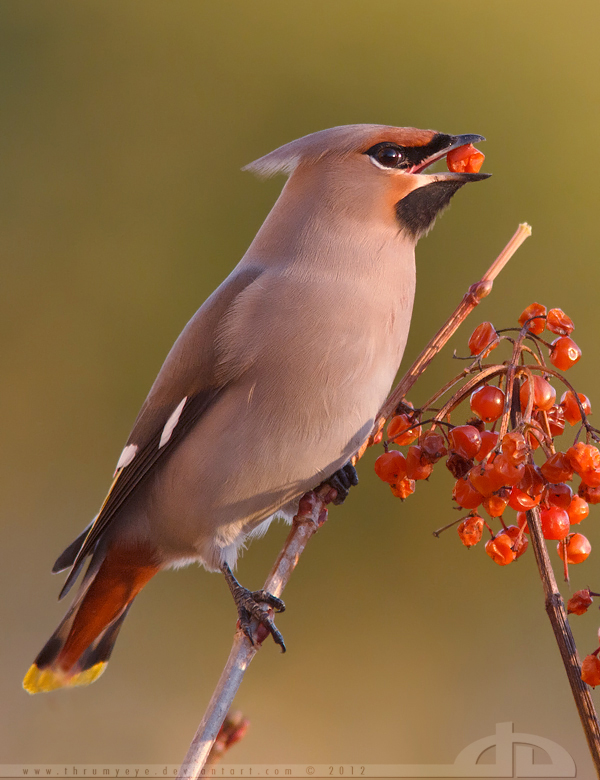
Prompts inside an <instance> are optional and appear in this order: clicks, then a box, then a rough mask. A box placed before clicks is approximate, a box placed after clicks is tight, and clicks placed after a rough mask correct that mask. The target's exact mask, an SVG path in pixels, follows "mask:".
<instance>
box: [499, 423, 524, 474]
mask: <svg viewBox="0 0 600 780" xmlns="http://www.w3.org/2000/svg"><path fill="white" fill-rule="evenodd" d="M502 452H503V454H504V456H505V457H506V458H508V460H509V461H510V462H511V463H512V464H513V466H520V465H521V464H522V463H525V461H526V460H527V455H528V454H529V449H528V447H527V442H526V441H525V437H524V436H523V434H522V433H518V432H517V431H511V432H510V433H507V434H506V435H505V436H504V438H503V439H502Z"/></svg>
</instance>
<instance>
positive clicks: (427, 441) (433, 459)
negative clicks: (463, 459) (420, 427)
mask: <svg viewBox="0 0 600 780" xmlns="http://www.w3.org/2000/svg"><path fill="white" fill-rule="evenodd" d="M419 444H420V445H421V449H422V450H423V457H424V458H426V459H427V460H428V461H429V463H437V461H438V460H439V459H440V458H443V457H444V455H447V454H448V450H447V449H446V447H445V440H444V437H443V436H442V434H441V433H436V431H427V432H426V433H424V434H423V435H422V436H421V439H420V441H419Z"/></svg>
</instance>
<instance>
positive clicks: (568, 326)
mask: <svg viewBox="0 0 600 780" xmlns="http://www.w3.org/2000/svg"><path fill="white" fill-rule="evenodd" d="M546 327H547V328H548V330H549V331H551V333H556V334H557V336H568V335H569V334H571V333H572V332H573V329H574V328H575V325H573V320H572V319H571V318H570V317H567V315H566V314H565V313H564V311H563V310H562V309H550V311H549V312H548V317H547V319H546Z"/></svg>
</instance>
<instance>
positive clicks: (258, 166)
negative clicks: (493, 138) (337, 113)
mask: <svg viewBox="0 0 600 780" xmlns="http://www.w3.org/2000/svg"><path fill="white" fill-rule="evenodd" d="M484 140H485V139H484V137H483V136H481V135H447V134H445V133H438V132H436V131H435V130H418V129H417V128H414V127H391V126H386V125H344V126H341V127H332V128H330V129H328V130H321V131H320V132H318V133H312V134H311V135H307V136H304V137H303V138H299V139H297V140H296V141H292V142H291V143H289V144H286V145H285V146H282V147H280V148H279V149H276V150H275V151H273V152H271V153H270V154H267V155H265V156H264V157H261V158H260V159H259V160H256V161H255V162H253V163H251V164H250V165H248V166H246V169H245V170H250V171H253V172H255V173H257V174H259V175H261V176H272V175H274V174H276V173H286V174H288V175H291V176H292V181H290V184H292V183H293V180H296V187H298V188H300V189H302V190H304V191H305V193H306V194H308V195H309V196H310V193H311V192H314V194H315V197H316V196H317V194H318V195H319V197H320V198H321V199H326V200H327V201H328V203H330V204H331V207H332V208H333V209H338V210H341V211H343V212H345V213H350V214H351V215H352V216H354V217H355V218H356V219H365V218H376V219H378V220H383V221H385V222H389V223H393V224H394V226H395V227H396V228H397V227H400V229H401V230H402V231H403V232H404V233H406V234H407V235H408V236H410V237H411V238H412V239H414V240H415V241H416V240H417V239H419V238H420V237H421V236H422V235H424V234H425V233H427V232H428V230H430V228H431V227H432V226H433V223H434V221H435V218H436V216H437V215H438V214H439V213H440V211H442V210H443V209H444V208H445V207H446V206H447V205H448V203H449V202H450V199H451V198H452V196H453V195H454V193H455V192H456V191H457V190H458V189H459V188H460V187H462V186H463V185H464V184H467V183H468V182H473V181H481V180H483V179H487V178H488V176H490V174H489V173H450V172H442V173H426V170H427V169H428V168H429V166H430V165H432V164H433V163H434V162H437V161H438V160H440V159H443V158H444V157H445V156H446V155H447V154H448V152H450V151H451V150H452V149H456V148H457V147H459V146H464V145H466V144H470V143H476V142H478V141H484Z"/></svg>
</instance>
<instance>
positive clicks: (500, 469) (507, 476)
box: [493, 452, 525, 487]
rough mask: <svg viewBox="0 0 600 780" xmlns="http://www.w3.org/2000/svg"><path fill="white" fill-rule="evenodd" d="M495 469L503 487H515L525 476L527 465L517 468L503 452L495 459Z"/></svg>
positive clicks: (520, 465)
mask: <svg viewBox="0 0 600 780" xmlns="http://www.w3.org/2000/svg"><path fill="white" fill-rule="evenodd" d="M493 467H494V474H495V475H497V478H498V481H499V482H500V484H501V485H509V486H510V487H513V485H516V484H517V483H518V482H520V481H521V480H522V479H523V477H524V476H525V464H524V463H521V464H519V465H518V466H515V465H514V464H513V463H511V461H510V460H509V459H508V458H507V457H506V455H504V453H502V452H501V453H500V454H499V455H496V457H495V458H494V460H493Z"/></svg>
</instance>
